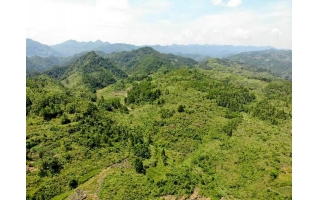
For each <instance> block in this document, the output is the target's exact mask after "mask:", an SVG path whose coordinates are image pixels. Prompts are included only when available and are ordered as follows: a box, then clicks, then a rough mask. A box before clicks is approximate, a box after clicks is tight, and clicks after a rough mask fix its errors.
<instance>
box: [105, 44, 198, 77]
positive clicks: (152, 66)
mask: <svg viewBox="0 0 320 200" xmlns="http://www.w3.org/2000/svg"><path fill="white" fill-rule="evenodd" d="M107 58H110V59H111V60H113V61H114V62H115V63H116V64H118V65H119V66H121V69H122V70H124V71H126V72H128V73H130V74H136V75H137V74H140V75H149V74H151V73H154V72H156V71H157V70H158V69H160V68H161V67H162V68H166V69H168V70H170V69H174V68H178V67H192V66H194V65H195V64H197V62H196V61H195V60H193V59H191V58H185V57H181V56H175V55H173V54H161V53H159V52H157V51H155V50H154V49H152V48H150V47H142V48H140V49H137V50H132V51H128V52H120V53H112V54H108V55H107Z"/></svg>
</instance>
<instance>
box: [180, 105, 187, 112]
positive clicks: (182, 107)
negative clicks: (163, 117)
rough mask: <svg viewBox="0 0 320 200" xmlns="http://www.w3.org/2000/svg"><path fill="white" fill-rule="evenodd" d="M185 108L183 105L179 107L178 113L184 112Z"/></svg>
mask: <svg viewBox="0 0 320 200" xmlns="http://www.w3.org/2000/svg"><path fill="white" fill-rule="evenodd" d="M185 107H186V106H185V105H179V107H178V112H184V109H185Z"/></svg>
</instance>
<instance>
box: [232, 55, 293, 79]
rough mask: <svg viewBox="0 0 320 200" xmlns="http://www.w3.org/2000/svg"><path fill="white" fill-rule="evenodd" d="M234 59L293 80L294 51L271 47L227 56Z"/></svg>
mask: <svg viewBox="0 0 320 200" xmlns="http://www.w3.org/2000/svg"><path fill="white" fill-rule="evenodd" d="M226 58H227V59H229V60H232V61H238V62H241V63H243V64H249V65H252V66H254V67H259V68H262V69H267V70H269V71H270V72H271V73H273V74H275V75H277V76H279V77H282V78H285V79H287V80H290V81H291V80H292V51H291V50H275V49H269V50H264V51H251V52H243V53H240V54H237V55H233V56H229V57H226Z"/></svg>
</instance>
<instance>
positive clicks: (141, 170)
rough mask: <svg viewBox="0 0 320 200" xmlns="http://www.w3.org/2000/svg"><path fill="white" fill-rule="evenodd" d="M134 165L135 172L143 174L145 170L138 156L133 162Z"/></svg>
mask: <svg viewBox="0 0 320 200" xmlns="http://www.w3.org/2000/svg"><path fill="white" fill-rule="evenodd" d="M134 166H135V168H136V172H137V173H139V174H144V173H145V170H144V168H143V163H142V161H141V159H140V158H137V159H136V161H135V162H134Z"/></svg>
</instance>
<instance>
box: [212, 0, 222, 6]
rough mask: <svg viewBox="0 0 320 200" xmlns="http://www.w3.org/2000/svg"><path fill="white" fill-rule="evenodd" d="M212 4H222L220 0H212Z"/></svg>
mask: <svg viewBox="0 0 320 200" xmlns="http://www.w3.org/2000/svg"><path fill="white" fill-rule="evenodd" d="M212 2H213V4H214V5H220V4H222V0H212Z"/></svg>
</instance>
